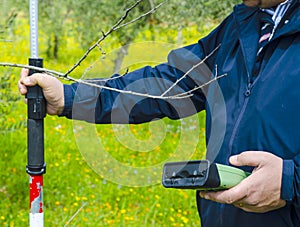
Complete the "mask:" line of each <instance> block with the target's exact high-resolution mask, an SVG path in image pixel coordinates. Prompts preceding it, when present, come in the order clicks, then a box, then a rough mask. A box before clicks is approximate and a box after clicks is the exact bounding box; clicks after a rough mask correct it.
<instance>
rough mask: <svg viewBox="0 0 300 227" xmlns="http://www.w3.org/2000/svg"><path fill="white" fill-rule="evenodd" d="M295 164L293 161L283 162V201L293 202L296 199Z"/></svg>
mask: <svg viewBox="0 0 300 227" xmlns="http://www.w3.org/2000/svg"><path fill="white" fill-rule="evenodd" d="M293 182H294V162H293V160H283V166H282V182H281V195H280V197H281V199H283V200H286V201H292V200H293V198H294V188H293Z"/></svg>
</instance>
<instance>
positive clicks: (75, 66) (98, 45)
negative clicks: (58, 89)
mask: <svg viewBox="0 0 300 227" xmlns="http://www.w3.org/2000/svg"><path fill="white" fill-rule="evenodd" d="M142 1H144V0H138V1H136V2H135V3H134V4H133V5H132V6H131V7H129V8H128V9H126V10H125V13H124V15H123V16H122V17H121V18H120V19H119V20H118V22H117V23H116V24H115V25H113V26H112V27H111V28H110V29H109V30H108V31H107V32H102V36H101V37H100V38H99V39H98V40H97V42H96V43H95V44H93V45H92V46H91V47H90V48H89V49H88V50H87V51H86V52H85V54H84V55H83V56H82V57H81V58H80V59H79V60H78V61H77V63H75V64H74V66H73V67H72V68H71V69H69V70H68V71H67V72H66V73H65V77H66V76H68V75H69V74H70V73H71V72H73V71H74V70H75V69H76V68H77V67H78V66H79V65H80V64H81V63H82V62H83V61H84V59H86V58H87V56H88V55H89V54H90V52H91V51H92V50H93V49H95V48H96V47H100V43H101V42H103V41H104V40H105V39H106V38H107V36H109V35H110V34H111V33H113V32H114V31H117V30H119V29H120V28H123V27H126V26H128V25H129V24H132V23H134V22H136V21H138V20H140V19H142V18H144V17H145V16H147V15H149V14H151V13H153V12H154V11H156V10H157V9H158V8H159V7H160V6H162V5H163V4H164V3H165V2H166V1H167V0H166V1H165V2H163V3H160V4H159V5H157V6H156V7H154V8H152V9H151V10H150V11H148V12H147V13H144V14H142V15H140V16H139V17H137V18H135V19H133V20H132V21H130V22H128V23H125V24H122V23H123V22H124V21H125V19H126V18H127V16H128V15H129V13H130V11H131V10H133V9H134V8H135V7H137V6H138V5H139V4H140V3H141V2H142Z"/></svg>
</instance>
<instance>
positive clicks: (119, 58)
mask: <svg viewBox="0 0 300 227" xmlns="http://www.w3.org/2000/svg"><path fill="white" fill-rule="evenodd" d="M129 46H130V42H128V44H127V45H124V46H122V47H121V48H120V50H119V51H118V54H117V58H116V59H115V60H114V63H115V65H114V73H119V72H120V70H121V67H122V63H123V59H124V57H125V56H126V55H127V54H128V49H129Z"/></svg>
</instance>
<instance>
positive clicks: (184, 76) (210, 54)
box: [161, 44, 221, 96]
mask: <svg viewBox="0 0 300 227" xmlns="http://www.w3.org/2000/svg"><path fill="white" fill-rule="evenodd" d="M220 46H221V44H219V45H218V46H217V47H216V48H215V49H214V50H213V51H212V52H210V53H209V55H207V56H205V58H204V59H203V60H201V61H200V62H199V63H198V64H196V65H193V67H192V68H190V69H189V70H188V71H187V72H186V73H185V74H184V75H183V76H182V77H180V78H179V79H178V80H177V81H176V82H175V83H174V84H172V86H171V87H169V88H168V89H167V90H166V91H165V92H164V93H163V94H162V95H161V96H165V95H166V94H167V93H168V92H169V91H171V90H172V89H173V88H174V87H175V86H176V85H177V84H178V83H179V82H180V81H182V80H183V79H184V78H186V77H187V75H188V74H189V73H190V72H192V71H193V70H194V69H196V68H197V67H199V66H200V65H202V64H203V63H204V62H205V61H206V60H207V59H208V58H209V57H210V56H212V55H213V54H214V53H215V52H216V51H217V50H218V49H219V47H220Z"/></svg>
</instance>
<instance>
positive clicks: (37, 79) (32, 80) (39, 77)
mask: <svg viewBox="0 0 300 227" xmlns="http://www.w3.org/2000/svg"><path fill="white" fill-rule="evenodd" d="M49 77H50V76H49V75H47V74H44V73H35V74H33V75H31V76H28V77H25V78H24V79H23V84H24V85H26V86H34V85H39V86H40V87H41V88H45V87H46V86H47V84H49Z"/></svg>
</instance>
